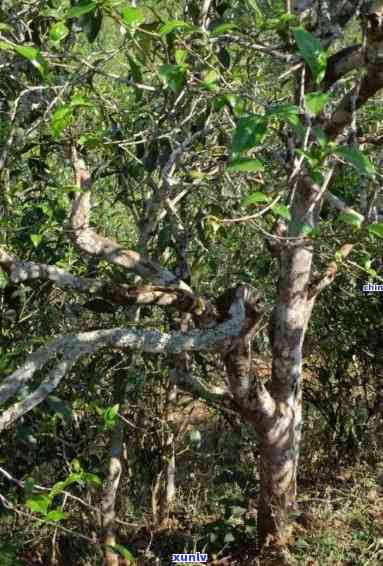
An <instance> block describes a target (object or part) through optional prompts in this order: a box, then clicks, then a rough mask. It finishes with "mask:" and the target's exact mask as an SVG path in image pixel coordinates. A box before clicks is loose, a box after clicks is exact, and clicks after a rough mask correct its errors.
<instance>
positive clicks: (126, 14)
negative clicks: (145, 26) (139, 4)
mask: <svg viewBox="0 0 383 566" xmlns="http://www.w3.org/2000/svg"><path fill="white" fill-rule="evenodd" d="M122 19H123V20H124V22H125V23H126V24H127V25H128V26H139V25H140V24H142V23H143V22H144V21H145V15H144V13H143V11H142V10H140V8H132V7H130V6H128V7H127V8H124V9H123V11H122Z"/></svg>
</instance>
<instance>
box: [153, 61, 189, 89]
mask: <svg viewBox="0 0 383 566" xmlns="http://www.w3.org/2000/svg"><path fill="white" fill-rule="evenodd" d="M158 74H159V75H160V77H161V78H162V79H163V80H164V82H165V84H166V85H167V86H168V87H169V88H170V89H171V90H172V91H173V92H175V93H178V92H179V91H180V90H181V89H182V87H183V85H184V84H185V79H186V72H185V69H184V68H183V67H182V66H181V65H169V64H166V65H162V67H160V68H159V70H158Z"/></svg>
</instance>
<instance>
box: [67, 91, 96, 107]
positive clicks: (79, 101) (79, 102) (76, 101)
mask: <svg viewBox="0 0 383 566" xmlns="http://www.w3.org/2000/svg"><path fill="white" fill-rule="evenodd" d="M70 105H71V106H72V107H74V106H87V107H90V108H94V104H93V103H92V102H89V100H87V99H86V98H84V97H83V96H81V94H75V95H74V96H72V98H71V101H70Z"/></svg>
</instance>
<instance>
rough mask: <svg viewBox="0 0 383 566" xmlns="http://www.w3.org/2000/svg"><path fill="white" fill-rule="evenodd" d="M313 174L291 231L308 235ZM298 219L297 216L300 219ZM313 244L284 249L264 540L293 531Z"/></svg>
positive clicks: (263, 494)
mask: <svg viewBox="0 0 383 566" xmlns="http://www.w3.org/2000/svg"><path fill="white" fill-rule="evenodd" d="M312 199H313V192H312V191H311V187H310V184H309V182H308V180H307V179H302V180H301V181H300V182H299V183H298V185H297V188H296V197H295V199H294V203H293V206H292V216H293V222H292V223H291V224H290V227H289V232H288V236H289V237H293V238H299V237H302V234H301V232H300V230H301V226H302V224H303V223H305V224H308V225H309V226H314V225H315V215H316V209H315V206H313V200H312ZM294 220H296V222H294ZM312 255H313V251H312V246H311V243H310V242H307V241H304V240H303V239H302V240H296V241H295V243H294V244H293V245H292V246H291V245H285V246H284V247H283V249H282V250H281V253H280V279H279V283H278V298H277V302H276V306H275V309H274V312H273V315H272V319H271V333H270V334H271V340H272V352H273V367H272V378H271V384H270V387H269V391H270V393H271V395H272V397H273V399H274V400H275V402H276V410H275V414H274V416H273V418H272V420H271V423H270V426H269V427H267V429H266V430H265V431H264V432H263V434H260V435H259V438H260V444H261V457H260V460H261V461H260V480H261V485H260V497H259V510H258V544H259V546H262V545H263V544H264V543H265V541H266V539H267V538H268V536H269V535H270V536H271V538H273V539H276V540H277V541H279V542H281V543H283V541H286V538H288V536H289V528H288V515H289V512H290V511H291V510H293V509H294V507H295V499H296V491H297V490H296V479H297V468H298V459H299V446H300V440H301V430H302V346H303V340H304V335H305V332H306V328H307V324H308V319H309V317H310V314H311V310H312V306H313V301H312V300H310V299H309V297H308V290H309V284H310V278H311V265H312Z"/></svg>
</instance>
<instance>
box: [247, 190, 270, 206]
mask: <svg viewBox="0 0 383 566" xmlns="http://www.w3.org/2000/svg"><path fill="white" fill-rule="evenodd" d="M270 201H271V197H269V196H268V195H265V193H261V192H258V191H256V192H255V193H251V194H250V195H247V196H246V197H244V198H243V199H242V200H241V206H250V205H251V204H267V203H268V202H270Z"/></svg>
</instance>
